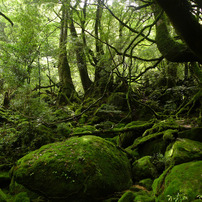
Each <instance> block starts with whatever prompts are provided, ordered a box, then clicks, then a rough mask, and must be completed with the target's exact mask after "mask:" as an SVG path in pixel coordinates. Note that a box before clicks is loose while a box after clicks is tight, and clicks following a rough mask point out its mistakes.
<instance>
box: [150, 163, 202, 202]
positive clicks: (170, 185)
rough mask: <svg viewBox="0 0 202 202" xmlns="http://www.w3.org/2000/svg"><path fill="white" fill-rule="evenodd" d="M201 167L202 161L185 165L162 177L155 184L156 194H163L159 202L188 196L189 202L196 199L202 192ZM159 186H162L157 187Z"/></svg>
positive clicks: (158, 199)
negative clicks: (168, 198) (169, 197)
mask: <svg viewBox="0 0 202 202" xmlns="http://www.w3.org/2000/svg"><path fill="white" fill-rule="evenodd" d="M201 166H202V161H196V162H189V163H183V164H180V165H177V166H175V167H173V168H172V169H171V171H170V172H169V173H168V172H167V173H164V174H163V175H162V176H160V177H159V178H158V179H157V180H155V182H154V184H153V189H154V193H155V194H157V193H161V194H160V195H159V197H158V198H157V201H166V198H167V197H168V196H172V197H173V198H176V197H178V198H179V197H182V196H186V197H187V201H193V200H194V199H196V198H197V196H198V195H200V194H201V190H202V185H201V181H202V176H201ZM165 174H166V176H165ZM159 184H160V185H161V186H156V185H159ZM159 188H160V189H161V191H160V192H159ZM178 195H179V196H178Z"/></svg>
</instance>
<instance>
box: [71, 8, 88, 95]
mask: <svg viewBox="0 0 202 202" xmlns="http://www.w3.org/2000/svg"><path fill="white" fill-rule="evenodd" d="M71 12H72V11H70V13H71ZM72 17H73V16H72V13H71V17H70V31H71V35H72V37H73V38H74V39H75V50H74V51H75V53H76V58H77V66H78V69H79V74H80V78H81V83H82V86H83V89H84V92H86V91H87V90H88V89H89V88H90V86H91V84H92V81H91V80H90V78H89V75H88V70H87V64H86V55H85V52H84V45H83V44H82V43H81V42H79V39H78V35H77V32H76V29H75V26H74V22H73V19H72Z"/></svg>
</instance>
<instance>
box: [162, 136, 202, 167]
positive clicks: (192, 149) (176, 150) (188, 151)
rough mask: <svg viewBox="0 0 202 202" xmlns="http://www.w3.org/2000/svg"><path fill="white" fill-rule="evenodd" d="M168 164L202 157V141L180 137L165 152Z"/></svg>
mask: <svg viewBox="0 0 202 202" xmlns="http://www.w3.org/2000/svg"><path fill="white" fill-rule="evenodd" d="M165 159H166V164H167V165H177V164H180V163H185V162H189V161H193V160H201V159H202V143H201V142H198V141H193V140H189V139H180V138H178V140H177V141H176V142H174V143H173V144H171V145H170V146H168V148H167V151H166V152H165Z"/></svg>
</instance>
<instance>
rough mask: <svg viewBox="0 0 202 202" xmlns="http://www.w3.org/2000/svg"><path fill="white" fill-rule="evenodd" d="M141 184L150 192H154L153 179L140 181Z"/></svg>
mask: <svg viewBox="0 0 202 202" xmlns="http://www.w3.org/2000/svg"><path fill="white" fill-rule="evenodd" d="M139 184H140V185H141V186H143V187H145V188H146V189H147V190H149V191H150V190H152V184H153V180H152V179H151V178H146V179H143V180H140V181H139Z"/></svg>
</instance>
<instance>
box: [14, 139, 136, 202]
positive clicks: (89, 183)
mask: <svg viewBox="0 0 202 202" xmlns="http://www.w3.org/2000/svg"><path fill="white" fill-rule="evenodd" d="M130 169H131V168H130V163H129V160H128V158H127V156H126V155H125V153H123V152H122V151H120V150H119V149H118V148H117V147H116V146H115V145H114V144H112V143H110V142H109V141H106V140H104V139H102V138H100V137H96V136H90V135H89V136H82V137H72V138H70V139H68V140H66V141H65V142H57V143H52V144H48V145H45V146H42V147H41V148H40V149H38V150H36V151H33V152H30V153H29V154H27V155H26V156H24V157H23V158H21V159H20V160H18V162H17V164H16V166H15V167H14V168H13V171H12V172H13V177H14V179H15V181H17V183H20V184H22V185H24V186H25V187H27V188H28V189H30V190H32V191H34V192H36V193H38V194H40V195H44V196H46V197H47V198H49V199H50V200H51V201H82V202H84V201H96V200H97V199H98V198H100V197H105V196H107V195H110V194H112V193H114V192H118V191H122V190H125V189H127V188H129V187H130V186H131V183H132V181H131V173H130Z"/></svg>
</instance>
